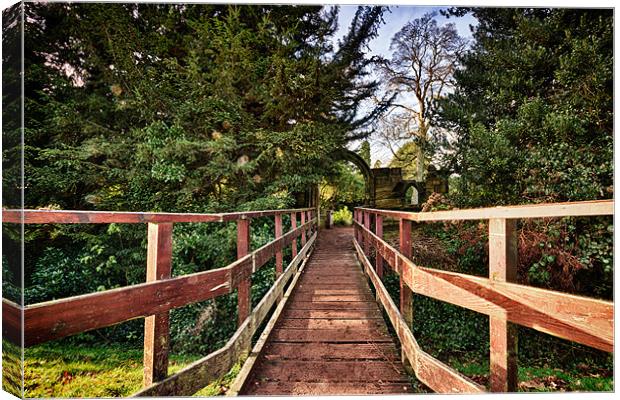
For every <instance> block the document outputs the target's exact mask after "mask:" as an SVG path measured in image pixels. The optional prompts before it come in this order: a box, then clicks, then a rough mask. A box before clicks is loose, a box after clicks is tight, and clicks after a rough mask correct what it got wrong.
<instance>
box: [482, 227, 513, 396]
mask: <svg viewBox="0 0 620 400" xmlns="http://www.w3.org/2000/svg"><path fill="white" fill-rule="evenodd" d="M517 257H518V254H517V221H516V220H514V219H503V218H494V219H490V220H489V279H490V280H491V281H492V282H493V281H496V282H516V281H517ZM489 329H490V332H489V337H490V385H491V391H492V392H516V391H517V383H518V382H517V337H518V335H517V327H516V325H514V324H512V323H510V322H508V320H507V316H506V315H504V316H490V317H489Z"/></svg>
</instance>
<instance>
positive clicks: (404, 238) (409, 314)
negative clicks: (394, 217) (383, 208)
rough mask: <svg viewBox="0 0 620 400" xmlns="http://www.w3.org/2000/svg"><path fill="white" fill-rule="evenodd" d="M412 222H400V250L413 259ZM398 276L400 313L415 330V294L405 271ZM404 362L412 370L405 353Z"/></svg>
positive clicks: (410, 327)
mask: <svg viewBox="0 0 620 400" xmlns="http://www.w3.org/2000/svg"><path fill="white" fill-rule="evenodd" d="M411 225H412V223H411V221H408V220H405V219H401V220H400V229H399V231H400V234H399V239H400V243H399V249H400V253H401V254H402V255H403V256H405V257H407V258H408V259H411V249H412V248H411ZM398 274H399V276H400V313H401V315H402V316H403V319H404V320H405V323H406V324H407V327H408V328H409V329H413V328H412V327H413V292H412V291H411V288H410V287H409V286H408V285H407V283H406V281H405V279H404V278H405V277H404V271H403V269H402V268H401V269H399V271H398ZM402 361H403V364H404V365H405V368H411V366H410V365H409V363H408V362H407V357H406V356H405V353H404V352H403V353H402Z"/></svg>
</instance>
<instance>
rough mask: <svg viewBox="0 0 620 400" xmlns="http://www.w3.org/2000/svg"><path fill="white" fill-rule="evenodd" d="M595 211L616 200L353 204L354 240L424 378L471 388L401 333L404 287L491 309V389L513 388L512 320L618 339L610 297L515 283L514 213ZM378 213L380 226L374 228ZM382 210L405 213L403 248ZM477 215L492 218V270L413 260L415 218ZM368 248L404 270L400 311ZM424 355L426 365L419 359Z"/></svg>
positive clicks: (605, 342)
mask: <svg viewBox="0 0 620 400" xmlns="http://www.w3.org/2000/svg"><path fill="white" fill-rule="evenodd" d="M598 215H613V200H600V201H588V202H574V203H557V204H537V205H527V206H511V207H494V208H482V209H472V210H451V211H438V212H428V213H409V212H400V211H392V210H377V209H368V208H356V210H355V221H354V226H355V246H356V249H357V250H358V256H359V258H360V260H361V261H362V263H363V264H364V266H365V269H366V270H367V273H368V275H369V277H370V279H371V281H373V284H374V285H375V287H377V293H378V297H379V299H380V300H381V302H382V304H383V305H384V308H386V311H387V312H388V315H390V319H391V321H392V323H393V324H394V326H395V328H396V330H397V332H398V333H399V338H401V341H402V344H403V352H404V354H405V355H406V358H407V359H408V361H409V362H411V363H412V367H413V368H414V371H415V373H416V375H417V376H418V378H420V380H422V381H423V382H425V383H426V381H425V379H427V380H428V379H430V381H431V383H432V384H429V387H431V388H432V389H434V390H436V391H440V392H450V391H471V389H472V387H470V386H469V383H468V382H466V381H462V380H461V379H460V378H459V377H457V376H456V375H454V374H453V371H452V370H450V369H449V367H447V366H444V365H442V364H441V363H439V362H438V361H437V360H434V359H433V358H432V357H430V356H429V355H423V356H420V354H421V353H420V352H421V350H420V349H419V348H417V344H416V343H415V341H414V339H413V338H408V336H407V332H404V333H402V335H401V332H400V330H401V328H400V326H401V325H404V326H405V327H407V329H408V325H410V323H408V322H407V321H408V320H407V316H408V315H409V313H410V311H411V304H410V301H408V300H407V298H406V297H407V296H405V297H403V296H402V293H403V291H404V290H405V289H407V290H410V291H411V292H413V293H417V294H421V295H424V296H428V297H431V298H434V299H437V300H441V301H445V302H448V303H451V304H454V305H458V306H461V307H464V308H467V309H470V310H473V311H476V312H479V313H482V314H486V315H488V316H489V317H490V318H489V329H490V379H489V382H490V387H491V390H492V391H496V392H497V391H516V389H517V383H518V382H517V366H516V354H517V341H516V335H517V333H516V332H517V331H516V329H515V328H514V325H512V324H513V323H515V324H519V325H523V326H527V327H529V328H532V329H535V330H538V331H541V332H545V333H548V334H550V335H553V336H557V337H560V338H563V339H567V340H571V341H574V342H577V343H581V344H584V345H587V346H591V347H594V348H597V349H599V350H603V351H608V352H612V351H613V347H614V336H613V325H614V305H613V303H612V302H609V301H603V300H598V299H593V298H588V297H583V296H575V295H570V294H566V293H561V292H557V291H553V290H546V289H540V288H534V287H531V286H525V285H519V284H516V283H514V281H515V280H516V266H517V258H518V252H517V240H516V234H517V230H516V226H517V225H516V220H517V219H521V218H557V217H567V216H571V217H580V216H598ZM373 217H374V220H375V224H374V225H375V227H374V229H375V232H372V231H371V229H370V228H371V224H370V221H371V220H372V219H373ZM384 217H390V218H396V219H399V220H400V237H399V239H400V249H399V250H397V249H395V248H394V247H392V246H390V245H389V244H388V243H387V242H386V241H385V240H383V238H382V237H381V236H382V233H383V229H382V228H383V227H382V224H383V219H384ZM473 219H488V220H489V278H482V277H477V276H471V275H466V274H460V273H455V272H447V271H441V270H436V269H432V268H424V267H420V266H417V265H416V264H415V263H414V262H413V261H411V259H410V255H411V241H410V240H411V238H410V236H411V228H410V224H411V221H415V222H422V221H449V220H473ZM370 248H373V249H374V250H375V255H376V260H377V266H376V269H377V272H378V273H381V270H382V268H383V266H384V264H387V265H388V266H389V267H390V268H391V269H393V270H394V271H395V272H397V273H398V274H399V275H400V282H401V299H400V311H399V309H398V308H396V306H395V305H394V304H393V303H390V302H388V301H387V300H384V299H381V296H380V293H379V292H380V286H381V281H380V278H379V275H377V272H375V271H374V270H373V269H372V267H371V266H370V263H369V261H368V259H367V258H366V257H367V256H368V255H369V254H371V252H370V251H369V250H370ZM390 301H391V299H390ZM401 336H402V337H401ZM408 348H409V350H408ZM420 360H423V361H422V364H424V365H426V367H422V364H421V361H420ZM405 361H406V360H405ZM438 363H439V364H438ZM424 371H426V372H424ZM425 376H426V378H425ZM437 376H441V378H437ZM448 382H450V383H448ZM427 384H428V383H427ZM433 385H434V386H433ZM459 388H461V389H466V390H460V389H459Z"/></svg>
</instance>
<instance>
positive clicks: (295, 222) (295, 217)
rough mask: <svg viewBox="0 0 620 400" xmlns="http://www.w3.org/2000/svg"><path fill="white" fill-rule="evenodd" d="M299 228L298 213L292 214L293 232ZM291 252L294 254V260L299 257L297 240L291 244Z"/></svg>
mask: <svg viewBox="0 0 620 400" xmlns="http://www.w3.org/2000/svg"><path fill="white" fill-rule="evenodd" d="M296 228H297V213H296V212H292V213H291V230H295V229H296ZM291 250H292V252H293V258H295V257H297V238H295V239H293V243H291Z"/></svg>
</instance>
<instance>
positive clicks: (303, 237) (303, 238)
mask: <svg viewBox="0 0 620 400" xmlns="http://www.w3.org/2000/svg"><path fill="white" fill-rule="evenodd" d="M300 214H301V226H304V224H305V223H306V212H305V211H302V212H301V213H300ZM305 245H306V228H305V227H304V228H302V230H301V247H304V246H305Z"/></svg>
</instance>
